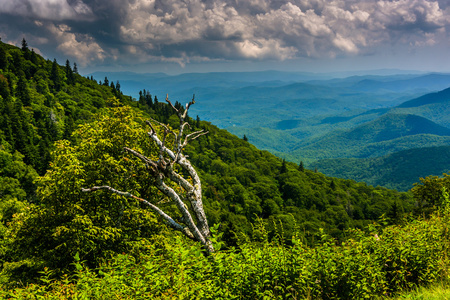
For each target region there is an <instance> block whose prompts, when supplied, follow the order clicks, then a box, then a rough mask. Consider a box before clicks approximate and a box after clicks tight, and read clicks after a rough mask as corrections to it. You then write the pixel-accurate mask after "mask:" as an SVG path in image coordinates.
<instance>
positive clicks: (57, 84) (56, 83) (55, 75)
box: [50, 58, 61, 91]
mask: <svg viewBox="0 0 450 300" xmlns="http://www.w3.org/2000/svg"><path fill="white" fill-rule="evenodd" d="M50 80H51V81H53V89H54V90H55V91H59V90H60V89H61V78H60V77H59V70H58V63H57V62H56V58H55V59H53V63H52V70H51V72H50Z"/></svg>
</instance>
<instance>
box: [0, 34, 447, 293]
mask: <svg viewBox="0 0 450 300" xmlns="http://www.w3.org/2000/svg"><path fill="white" fill-rule="evenodd" d="M0 84H1V85H0V112H1V114H0V123H1V127H0V128H1V131H0V141H1V146H0V157H1V159H0V176H1V177H0V180H1V185H0V193H1V194H0V199H1V201H0V221H1V223H0V234H1V235H2V242H1V245H0V261H1V262H2V270H1V272H0V283H1V285H2V289H1V293H3V297H5V298H8V297H14V296H13V292H12V290H11V289H13V288H20V290H18V295H19V296H18V297H19V298H20V297H25V296H24V295H26V294H27V293H32V294H35V295H42V296H43V297H44V295H46V296H45V297H48V298H50V297H54V298H64V297H67V298H71V297H72V296H73V297H76V296H75V295H76V293H88V294H83V295H84V296H80V297H88V298H98V297H99V295H101V294H104V295H105V296H103V297H107V296H106V295H113V294H115V293H118V292H119V291H118V290H115V289H116V288H118V286H123V285H124V286H126V287H127V288H124V289H122V291H120V293H122V294H120V295H121V296H120V297H122V298H130V297H131V298H140V297H148V296H149V295H154V296H155V298H158V297H159V298H170V297H175V298H176V297H179V298H183V297H184V298H193V297H197V298H206V299H217V298H236V297H237V298H239V297H240V298H253V299H254V298H262V297H263V295H267V296H268V297H272V298H280V299H283V298H297V297H306V295H310V297H313V298H317V297H321V298H324V299H329V298H346V297H351V296H355V295H356V297H361V296H367V295H369V296H370V295H374V294H377V293H380V292H381V293H385V294H391V293H393V292H395V291H397V290H399V289H401V288H408V287H411V286H412V285H415V284H424V283H427V282H432V281H433V280H434V279H435V278H437V277H438V276H441V275H442V274H441V273H442V272H444V271H445V269H444V267H443V266H442V265H439V264H437V263H438V262H443V261H441V260H440V259H441V256H440V255H441V254H442V251H443V250H445V249H448V248H446V247H448V233H447V231H446V230H447V227H445V226H446V225H445V224H446V223H445V222H446V221H445V220H446V218H448V214H447V212H446V211H444V212H442V214H443V215H439V214H437V215H434V214H432V215H431V217H430V220H431V221H429V223H427V222H424V221H421V220H419V221H414V222H412V223H408V218H411V219H413V218H414V217H413V216H414V215H415V216H417V215H427V216H428V215H429V214H430V213H432V211H433V210H434V209H435V208H436V207H445V205H444V204H445V203H446V202H445V199H447V200H448V197H447V198H445V197H444V196H445V193H443V192H442V188H443V187H444V186H447V185H448V178H445V179H438V178H432V179H430V180H429V181H426V182H425V181H424V183H423V185H418V186H417V187H416V188H415V190H413V191H412V192H407V193H401V192H397V191H394V190H389V189H386V188H381V187H377V188H374V187H372V186H368V185H367V184H365V183H358V182H355V181H353V180H345V179H338V178H332V177H327V176H325V175H323V174H321V173H319V172H315V171H311V170H307V169H305V168H304V166H303V163H301V162H299V163H298V164H294V163H291V162H286V161H285V160H281V159H279V158H277V157H276V156H274V155H272V154H270V153H269V152H267V151H261V150H259V149H257V148H256V147H254V146H252V145H251V144H249V143H248V141H246V139H241V138H238V137H236V136H234V135H232V134H230V133H228V132H227V131H225V130H221V129H219V128H217V127H216V126H214V125H212V124H210V123H208V122H205V121H201V120H200V119H199V118H198V117H197V118H191V119H190V120H189V123H190V130H191V131H195V130H198V129H204V130H207V131H208V132H209V133H208V135H206V136H202V137H201V138H199V139H195V140H193V141H192V142H191V143H189V144H188V146H187V147H186V149H185V153H186V154H188V155H189V159H190V161H191V162H192V163H193V164H194V166H195V167H196V168H197V170H198V172H199V174H200V178H201V181H202V186H203V201H204V205H205V210H206V214H207V217H208V220H209V223H210V225H212V226H213V232H214V242H215V245H216V249H217V253H215V254H214V257H215V258H208V257H206V256H205V255H204V253H203V251H202V249H201V248H200V246H199V245H197V244H196V243H193V242H191V241H188V240H186V239H184V238H183V237H182V236H180V235H178V234H176V233H175V232H172V231H170V230H169V229H168V228H166V227H165V226H164V225H163V224H162V223H161V222H160V220H159V219H158V218H157V216H156V215H155V214H153V213H152V212H151V211H149V210H146V209H145V208H144V207H143V206H142V205H141V204H140V203H138V202H136V201H132V200H130V199H127V198H124V197H121V196H118V195H111V194H108V193H106V192H104V193H103V192H99V193H91V194H90V193H88V194H86V193H82V192H81V188H82V187H89V186H92V185H99V184H108V185H114V186H116V187H118V188H121V189H122V190H127V191H130V192H132V193H133V194H136V195H139V196H140V197H142V198H144V199H147V200H148V201H150V202H152V203H154V204H157V205H161V206H163V207H165V209H167V211H169V212H171V213H174V214H176V212H175V210H174V207H173V204H172V203H170V202H167V200H166V199H165V198H164V197H163V195H162V194H161V193H159V192H158V191H157V190H156V189H155V188H154V187H153V185H152V182H153V181H152V180H153V179H152V178H151V176H149V173H148V172H147V171H146V169H145V167H143V166H142V165H141V164H138V162H137V161H136V160H135V159H131V158H130V157H128V156H127V155H126V153H124V151H123V147H125V146H126V147H130V148H133V149H140V150H141V151H142V152H143V153H146V155H148V156H152V155H153V156H156V155H158V154H157V151H156V148H155V147H154V145H153V144H152V143H151V140H150V139H149V138H148V136H147V131H148V127H147V125H146V124H145V120H147V119H148V118H153V119H155V120H157V121H159V122H162V123H164V124H169V126H171V127H172V128H177V126H176V125H177V122H178V118H177V116H176V115H175V114H173V111H172V108H171V107H170V106H169V105H167V104H165V103H162V102H160V101H158V99H157V97H154V96H152V95H151V93H150V92H149V91H145V90H143V91H141V92H140V93H139V99H137V101H133V100H132V99H131V98H130V97H128V96H124V95H123V94H122V92H121V90H120V83H119V82H116V83H114V82H111V83H110V82H109V80H108V78H104V80H103V82H97V81H96V80H95V79H93V78H84V77H82V76H80V75H79V74H78V72H77V70H76V65H75V64H74V65H73V67H72V65H71V64H70V62H69V61H67V62H66V64H65V66H60V65H58V64H57V62H56V61H55V60H54V61H49V60H45V59H43V58H42V57H40V56H39V55H37V54H36V53H35V52H34V51H33V50H29V48H28V46H27V44H26V41H25V40H24V41H23V45H22V48H21V49H19V48H16V47H13V46H10V45H7V44H4V43H0ZM196 105H199V106H200V105H201V99H200V100H198V103H197V104H196ZM175 107H176V108H178V109H182V106H181V104H180V103H179V102H175ZM158 130H159V129H158ZM421 187H423V188H421ZM174 188H176V187H174ZM430 195H431V196H430ZM177 217H179V218H181V216H177ZM374 221H381V223H380V224H381V225H374ZM444 221H445V222H444ZM404 224H406V225H404ZM427 224H429V225H430V226H434V227H433V230H432V231H430V232H428V231H422V229H421V228H423V227H425V226H428V225H427ZM389 225H391V226H392V227H386V226H389ZM401 225H403V226H404V227H401ZM408 230H409V231H414V232H417V235H414V238H410V235H409V234H408V233H407V232H408ZM382 233H384V234H385V235H384V237H385V239H384V240H383V241H385V242H383V243H379V247H378V246H374V245H373V239H374V235H376V236H378V235H380V236H382ZM403 235H404V240H403V241H404V242H405V243H406V244H405V245H404V246H402V244H401V243H400V244H397V243H398V241H397V240H395V239H393V236H403ZM441 237H444V239H440V238H441ZM437 241H439V242H437ZM408 243H410V244H408ZM411 243H412V244H414V245H416V244H417V245H418V246H420V247H419V248H418V250H417V252H415V251H412V250H408V251H410V252H402V253H404V254H401V255H406V256H401V255H400V254H398V253H397V251H403V249H409V248H408V247H410V245H412V244H411ZM338 245H341V246H339V247H338ZM345 245H347V246H345ZM394 245H395V247H394ZM412 248H414V247H412ZM396 255H400V256H398V257H397V256H396ZM368 256H371V257H372V258H371V259H368ZM386 257H391V258H392V261H390V262H386V261H384V259H386ZM405 257H407V259H410V260H411V262H414V263H417V266H416V265H414V266H413V267H410V265H407V266H406V265H405V264H402V261H403V259H405ZM342 259H346V260H348V262H349V263H348V264H343V262H344V261H345V260H344V261H340V260H342ZM396 259H398V261H396ZM325 262H326V263H325ZM383 263H384V266H383ZM362 264H365V266H369V267H368V268H365V269H364V270H360V269H358V268H360V266H361V265H362ZM399 264H400V267H397V266H398V265H399ZM319 266H320V267H319ZM314 270H316V271H314ZM356 270H359V271H358V272H359V273H358V272H356ZM398 270H400V271H401V272H404V273H401V274H400V275H395V274H397V273H396V272H397V271H398ZM353 271H355V273H354V274H355V276H356V277H358V276H360V277H358V278H356V277H354V278H353V277H349V278H345V276H347V275H345V274H350V273H352V272H353ZM267 272H268V273H267ZM346 272H347V273H346ZM300 275H301V276H300ZM361 276H362V277H361ZM123 280H124V281H123ZM234 280H236V281H235V282H236V285H233V284H231V282H233V281H234ZM361 280H363V282H366V281H364V280H367V282H366V283H364V284H363V285H360V286H356V285H354V284H356V282H357V281H361ZM131 281H133V282H131ZM94 282H97V284H99V285H97V287H95V286H96V285H95V283H94ZM194 282H195V284H193V283H194ZM136 284H137V285H139V286H136ZM83 286H84V287H88V286H89V291H88V290H84V289H83ZM106 286H110V290H109V292H106V291H105V290H104V289H105V287H106ZM145 286H147V287H145ZM188 286H189V288H188ZM128 287H129V288H131V290H129V289H128ZM339 290H342V291H341V292H339ZM22 292H23V293H25V294H22V295H20V293H22ZM64 293H67V294H64ZM89 293H98V294H89ZM108 293H109V294H108ZM352 293H354V294H352ZM63 295H65V296H63ZM100 298H101V297H100Z"/></svg>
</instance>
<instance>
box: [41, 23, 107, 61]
mask: <svg viewBox="0 0 450 300" xmlns="http://www.w3.org/2000/svg"><path fill="white" fill-rule="evenodd" d="M48 29H49V31H50V32H52V34H53V37H54V38H55V39H56V41H57V43H58V45H59V46H58V47H57V49H58V50H59V51H61V52H63V53H64V54H65V55H66V56H69V57H74V58H75V59H76V60H77V61H78V62H79V64H80V65H81V66H86V65H87V64H88V63H90V62H98V61H103V60H104V59H105V58H106V53H105V51H104V50H103V49H102V48H101V47H100V45H99V44H98V43H96V42H95V41H94V39H93V38H92V37H90V36H88V35H82V34H75V33H72V32H71V28H70V27H69V26H67V25H59V26H55V25H49V26H48Z"/></svg>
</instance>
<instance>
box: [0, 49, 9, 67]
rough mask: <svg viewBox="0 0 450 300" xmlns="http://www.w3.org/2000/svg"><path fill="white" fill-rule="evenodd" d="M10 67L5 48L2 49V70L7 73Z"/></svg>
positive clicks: (0, 57)
mask: <svg viewBox="0 0 450 300" xmlns="http://www.w3.org/2000/svg"><path fill="white" fill-rule="evenodd" d="M7 66H8V59H7V58H6V51H5V49H3V47H0V69H1V70H3V71H6V67H7Z"/></svg>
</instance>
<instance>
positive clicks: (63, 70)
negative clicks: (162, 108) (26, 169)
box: [0, 41, 130, 175]
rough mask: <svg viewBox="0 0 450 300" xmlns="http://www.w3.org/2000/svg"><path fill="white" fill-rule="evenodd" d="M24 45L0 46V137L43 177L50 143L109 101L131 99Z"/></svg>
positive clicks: (68, 134) (47, 164)
mask: <svg viewBox="0 0 450 300" xmlns="http://www.w3.org/2000/svg"><path fill="white" fill-rule="evenodd" d="M23 42H24V43H22V49H18V48H16V47H14V46H11V45H8V44H4V43H2V42H1V41H0V136H1V135H2V133H3V135H4V140H5V141H6V142H8V143H9V144H10V145H11V146H12V147H13V149H15V150H17V151H19V152H20V153H22V154H23V155H24V156H25V157H24V162H25V163H26V164H28V165H30V166H32V167H33V168H34V169H36V170H37V171H38V173H39V174H40V175H43V174H44V173H45V171H46V170H47V169H48V166H49V162H50V152H51V151H52V144H53V142H55V141H57V140H58V139H61V138H62V137H63V136H64V137H66V138H67V137H70V133H71V132H72V131H73V130H74V129H75V125H77V124H82V123H84V122H86V121H89V120H90V118H91V117H92V116H93V114H94V113H95V112H96V111H97V110H98V109H99V108H102V107H105V106H106V105H107V103H108V99H112V98H114V97H116V98H117V99H119V101H121V102H122V103H130V97H126V96H124V95H123V94H122V93H121V92H120V90H119V91H117V89H115V90H112V89H111V88H110V87H105V86H99V85H98V84H97V83H96V82H94V81H92V80H89V79H86V78H83V77H81V76H80V75H79V74H77V73H74V72H73V71H72V69H71V68H70V65H69V66H68V65H67V64H68V63H69V62H68V61H67V62H66V66H65V67H62V66H59V65H58V64H57V62H56V60H54V61H53V62H52V61H49V60H45V59H44V58H42V57H41V56H39V55H37V54H36V53H35V52H34V51H30V50H29V49H28V46H27V44H26V41H23ZM109 103H111V102H110V101H109ZM74 120H76V121H75V122H74ZM74 123H75V124H74Z"/></svg>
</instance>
